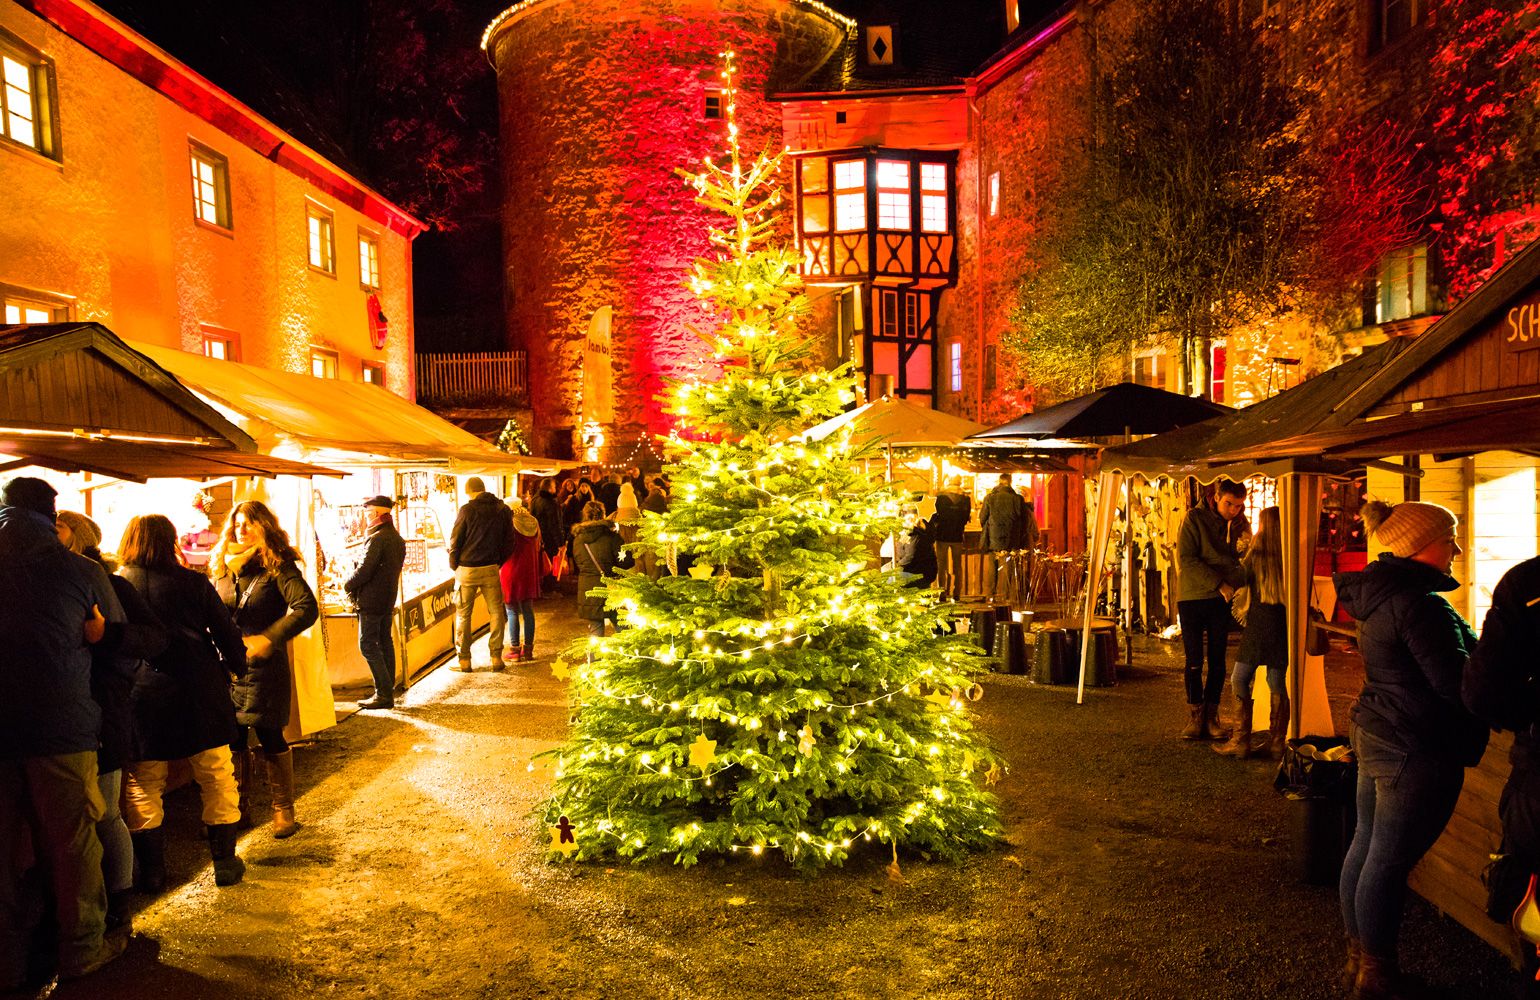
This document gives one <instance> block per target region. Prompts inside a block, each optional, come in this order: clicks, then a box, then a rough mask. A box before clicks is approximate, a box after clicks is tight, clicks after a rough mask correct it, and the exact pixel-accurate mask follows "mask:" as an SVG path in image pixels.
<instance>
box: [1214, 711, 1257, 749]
mask: <svg viewBox="0 0 1540 1000" xmlns="http://www.w3.org/2000/svg"><path fill="white" fill-rule="evenodd" d="M1235 700H1236V702H1237V703H1238V704H1239V705H1240V713H1241V717H1240V718H1239V719H1238V720H1237V721H1236V723H1235V732H1233V733H1232V734H1231V735H1230V739H1229V741H1228V742H1226V743H1225V744H1224V745H1223V746H1217V747H1215V748H1214V752H1215V753H1222V754H1224V755H1225V756H1226V757H1236V758H1239V759H1240V760H1245V759H1246V758H1247V757H1250V756H1251V699H1250V698H1237V699H1235Z"/></svg>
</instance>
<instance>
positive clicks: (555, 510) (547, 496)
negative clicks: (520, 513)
mask: <svg viewBox="0 0 1540 1000" xmlns="http://www.w3.org/2000/svg"><path fill="white" fill-rule="evenodd" d="M529 512H530V513H531V514H533V515H534V516H535V521H536V523H538V524H539V525H540V541H541V544H542V545H543V546H544V547H545V554H546V555H547V556H548V557H550V558H555V556H556V551H557V550H558V549H560V548H561V540H562V530H561V506H560V505H559V504H558V503H557V502H556V489H555V488H554V487H553V486H552V485H551V480H550V479H542V480H541V481H540V489H539V490H538V491H537V492H536V493H535V497H534V499H533V500H531V501H530V503H529Z"/></svg>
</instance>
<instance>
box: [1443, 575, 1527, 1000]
mask: <svg viewBox="0 0 1540 1000" xmlns="http://www.w3.org/2000/svg"><path fill="white" fill-rule="evenodd" d="M1537 651H1540V558H1536V559H1526V560H1524V561H1523V562H1521V563H1519V564H1518V565H1517V566H1515V567H1513V568H1512V569H1510V570H1509V571H1508V572H1506V573H1504V574H1503V578H1502V579H1501V580H1499V581H1498V582H1497V587H1496V588H1495V589H1493V591H1492V606H1491V608H1490V609H1489V610H1488V611H1487V616H1486V620H1485V621H1484V622H1483V623H1482V626H1481V639H1480V641H1478V642H1477V643H1476V650H1475V652H1473V653H1471V656H1470V659H1469V660H1468V661H1467V662H1466V664H1465V676H1464V679H1463V682H1462V685H1461V694H1462V695H1463V699H1464V701H1465V707H1466V708H1468V709H1469V710H1470V711H1471V712H1472V713H1474V714H1475V715H1476V716H1477V717H1478V718H1480V719H1481V720H1482V721H1484V722H1486V724H1487V725H1488V726H1489V727H1491V728H1492V729H1497V730H1507V731H1509V732H1512V733H1513V748H1512V749H1511V750H1510V751H1509V752H1508V761H1509V764H1510V765H1511V766H1510V769H1509V772H1508V781H1507V783H1506V784H1505V785H1503V792H1502V797H1501V798H1500V799H1498V804H1497V812H1498V815H1499V817H1500V818H1501V819H1502V826H1503V839H1502V852H1503V853H1504V854H1507V855H1509V856H1511V857H1513V858H1516V859H1517V860H1518V863H1519V864H1520V865H1522V866H1523V870H1524V871H1525V872H1527V873H1529V874H1535V873H1540V655H1537ZM1523 951H1524V956H1523V957H1524V972H1525V976H1524V980H1525V984H1526V988H1527V990H1528V992H1526V993H1523V994H1522V995H1523V996H1526V997H1535V996H1540V984H1537V983H1536V976H1535V973H1536V955H1535V952H1534V949H1532V948H1525V949H1523Z"/></svg>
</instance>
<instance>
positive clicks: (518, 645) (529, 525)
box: [498, 500, 550, 663]
mask: <svg viewBox="0 0 1540 1000" xmlns="http://www.w3.org/2000/svg"><path fill="white" fill-rule="evenodd" d="M508 506H509V508H510V509H511V510H512V511H513V553H512V554H511V555H510V556H509V557H508V558H507V560H505V561H504V562H503V565H502V566H501V567H499V569H498V578H499V580H500V581H501V582H502V585H503V606H504V607H505V608H506V609H507V612H508V644H507V645H506V646H504V647H503V662H504V663H518V662H519V661H521V660H523V661H525V662H528V661H530V660H533V659H534V658H535V598H537V597H539V596H540V580H541V578H542V577H543V576H544V575H545V569H544V567H542V566H541V560H542V559H545V561H546V563H549V562H550V560H549V559H548V558H546V556H545V545H544V542H543V540H542V538H541V535H540V521H539V520H538V519H537V518H536V517H535V515H534V514H531V513H530V512H529V510H528V509H527V508H525V506H524V505H523V504H521V503H519V502H518V501H517V500H509V501H508ZM521 633H522V635H521ZM521 640H522V641H521Z"/></svg>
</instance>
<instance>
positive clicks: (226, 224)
mask: <svg viewBox="0 0 1540 1000" xmlns="http://www.w3.org/2000/svg"><path fill="white" fill-rule="evenodd" d="M190 157H191V160H192V189H193V218H195V219H197V220H198V221H199V222H205V223H207V224H209V225H211V226H219V227H220V228H221V229H229V228H230V166H229V163H228V162H227V161H226V160H225V158H224V157H223V156H220V155H219V154H218V153H216V152H214V151H213V150H211V149H208V148H206V147H204V146H200V145H198V144H197V143H194V144H193V146H192V150H191V153H190Z"/></svg>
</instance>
